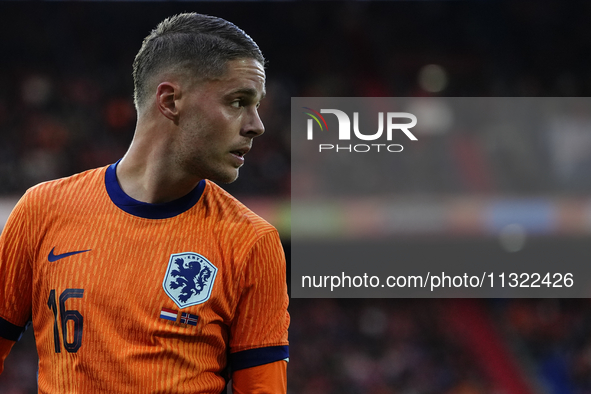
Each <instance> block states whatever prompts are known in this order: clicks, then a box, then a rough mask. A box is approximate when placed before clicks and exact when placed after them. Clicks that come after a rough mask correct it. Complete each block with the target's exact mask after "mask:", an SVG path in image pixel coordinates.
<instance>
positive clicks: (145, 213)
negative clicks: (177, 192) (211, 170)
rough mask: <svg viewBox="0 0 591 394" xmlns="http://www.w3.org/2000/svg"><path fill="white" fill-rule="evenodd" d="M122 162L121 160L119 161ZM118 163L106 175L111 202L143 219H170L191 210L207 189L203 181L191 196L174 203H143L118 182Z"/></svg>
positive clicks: (192, 191)
mask: <svg viewBox="0 0 591 394" xmlns="http://www.w3.org/2000/svg"><path fill="white" fill-rule="evenodd" d="M119 161H121V160H119ZM119 161H117V163H115V164H112V165H110V166H109V167H108V168H107V171H106V173H105V186H106V188H107V193H108V194H109V197H110V198H111V201H113V203H114V204H115V205H117V207H119V208H120V209H121V210H123V211H125V212H127V213H129V214H131V215H134V216H139V217H141V218H146V219H168V218H171V217H174V216H177V215H180V214H181V213H183V212H185V211H187V210H189V209H191V208H192V207H193V206H194V205H195V204H197V202H198V201H199V199H200V198H201V195H202V194H203V189H205V180H204V179H203V180H201V181H200V182H199V183H198V184H197V186H196V187H195V188H194V189H193V190H191V191H190V192H189V194H187V195H185V196H183V197H181V198H179V199H176V200H174V201H170V202H165V203H162V204H150V203H147V202H141V201H138V200H136V199H133V198H131V197H129V196H128V195H127V194H125V192H124V191H123V189H121V186H119V181H117V174H116V169H117V164H119Z"/></svg>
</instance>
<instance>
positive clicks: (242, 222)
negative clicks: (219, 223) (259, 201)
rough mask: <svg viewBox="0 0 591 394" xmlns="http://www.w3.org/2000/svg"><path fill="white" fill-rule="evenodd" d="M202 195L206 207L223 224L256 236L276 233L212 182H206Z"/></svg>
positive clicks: (266, 222) (270, 226)
mask: <svg viewBox="0 0 591 394" xmlns="http://www.w3.org/2000/svg"><path fill="white" fill-rule="evenodd" d="M204 195H205V201H204V203H205V204H206V207H207V208H208V209H211V210H212V211H213V212H216V213H217V215H218V216H219V217H220V218H222V219H223V221H224V222H231V223H232V224H234V225H238V226H242V227H244V228H245V229H246V228H249V229H251V230H252V231H254V232H255V233H256V234H257V235H258V236H262V235H264V234H267V233H269V232H275V231H277V230H276V229H275V227H273V225H271V224H270V223H269V222H268V221H266V220H265V219H263V218H262V217H260V216H259V215H257V214H256V213H254V212H253V211H252V210H251V209H250V208H248V207H247V206H246V205H244V204H243V203H241V202H240V201H239V200H238V199H237V198H236V197H234V196H232V195H231V194H230V193H228V192H227V191H225V190H224V189H222V188H221V187H220V186H218V185H217V184H215V183H214V182H212V181H209V180H208V181H207V189H206V193H204Z"/></svg>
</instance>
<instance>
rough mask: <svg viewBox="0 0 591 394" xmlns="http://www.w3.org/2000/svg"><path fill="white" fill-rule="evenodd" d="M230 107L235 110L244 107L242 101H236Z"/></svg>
mask: <svg viewBox="0 0 591 394" xmlns="http://www.w3.org/2000/svg"><path fill="white" fill-rule="evenodd" d="M230 105H231V106H232V107H234V108H240V107H242V100H234V101H232V104H230Z"/></svg>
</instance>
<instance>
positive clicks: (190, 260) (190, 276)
mask: <svg viewBox="0 0 591 394" xmlns="http://www.w3.org/2000/svg"><path fill="white" fill-rule="evenodd" d="M217 272H218V269H217V267H216V266H215V265H213V264H212V263H210V262H209V260H207V259H206V258H205V257H203V256H201V255H200V254H198V253H193V252H185V253H174V254H171V255H170V260H169V262H168V268H167V270H166V276H165V277H164V282H163V283H162V286H163V287H164V291H165V292H166V294H168V296H169V297H170V298H171V299H172V300H173V301H174V302H175V304H177V305H178V306H179V308H181V309H182V308H186V307H188V306H192V305H197V304H201V303H203V302H205V301H207V300H208V299H209V297H210V296H211V289H212V288H213V282H214V281H215V276H216V274H217Z"/></svg>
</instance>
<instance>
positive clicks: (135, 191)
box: [117, 123, 201, 204]
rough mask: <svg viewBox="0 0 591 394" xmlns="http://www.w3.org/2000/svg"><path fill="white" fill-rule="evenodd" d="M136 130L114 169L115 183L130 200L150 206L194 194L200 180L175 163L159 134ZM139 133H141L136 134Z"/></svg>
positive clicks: (165, 140) (164, 139) (168, 147)
mask: <svg viewBox="0 0 591 394" xmlns="http://www.w3.org/2000/svg"><path fill="white" fill-rule="evenodd" d="M145 126H146V125H140V124H139V123H138V129H137V130H136V134H135V137H134V139H133V141H132V143H131V146H130V147H129V150H128V151H127V153H126V154H125V156H124V157H123V159H122V160H121V161H120V162H119V164H118V165H117V180H118V182H119V185H120V186H121V189H122V190H123V191H124V192H125V194H127V195H128V196H130V197H131V198H133V199H135V200H138V201H142V202H147V203H151V204H157V203H165V202H169V201H174V200H176V199H178V198H181V197H183V196H185V195H187V194H188V193H189V192H191V190H193V189H194V188H195V187H196V186H197V184H198V183H199V181H201V179H200V178H198V177H195V176H188V174H187V173H186V172H184V171H182V169H181V168H179V166H178V164H177V163H175V161H174V155H173V154H172V152H171V147H170V144H169V143H168V141H167V139H166V138H165V137H162V135H163V134H164V133H165V132H162V131H160V133H155V132H152V133H151V132H150V130H149V129H145V130H140V127H145ZM138 130H140V132H138Z"/></svg>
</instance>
